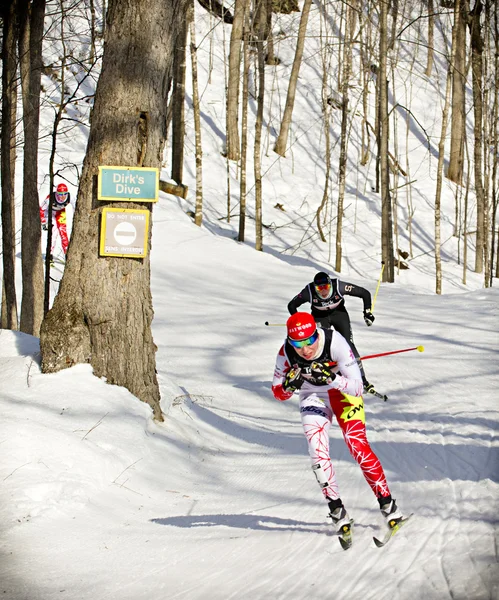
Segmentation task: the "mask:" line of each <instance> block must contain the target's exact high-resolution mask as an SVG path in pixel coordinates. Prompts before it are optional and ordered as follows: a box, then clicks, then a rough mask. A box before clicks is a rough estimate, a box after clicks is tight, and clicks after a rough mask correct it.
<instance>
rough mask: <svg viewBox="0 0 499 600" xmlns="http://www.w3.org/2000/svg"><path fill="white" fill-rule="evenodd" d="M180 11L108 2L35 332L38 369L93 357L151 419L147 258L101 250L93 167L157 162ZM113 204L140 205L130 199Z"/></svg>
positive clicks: (176, 5)
mask: <svg viewBox="0 0 499 600" xmlns="http://www.w3.org/2000/svg"><path fill="white" fill-rule="evenodd" d="M183 18H185V10H184V1H183V0H172V2H164V0H112V1H111V2H109V4H108V11H107V23H106V39H105V50H104V56H103V61H102V72H101V76H100V79H99V82H98V85H97V90H96V95H95V104H94V109H93V113H92V122H91V128H90V135H89V140H88V147H87V154H86V156H85V161H84V164H83V171H82V176H81V179H80V187H79V190H78V202H77V206H76V213H75V219H74V226H73V232H72V239H71V246H70V248H69V252H68V262H67V265H66V269H65V272H64V276H63V279H62V281H61V285H60V290H59V293H58V295H57V297H56V299H55V301H54V305H53V307H52V309H51V310H50V311H49V313H48V314H47V316H46V318H45V320H44V322H43V325H42V331H41V340H40V342H41V352H42V370H43V372H45V373H49V372H55V371H59V370H61V369H64V368H66V367H70V366H72V365H74V364H76V363H91V365H92V366H93V369H94V373H95V375H97V376H98V377H105V378H106V380H107V382H108V383H112V384H117V385H122V386H124V387H126V388H127V389H128V390H129V391H130V392H132V393H133V394H135V395H136V396H137V397H138V398H140V399H141V400H143V401H144V402H147V403H148V404H150V405H151V407H152V408H153V411H154V416H155V418H157V419H162V415H161V409H160V406H159V399H160V393H159V386H158V382H157V378H156V369H155V364H156V360H155V351H156V347H155V345H154V342H153V339H152V333H151V322H152V318H153V308H152V298H151V289H150V258H149V254H148V255H147V256H146V257H145V258H143V259H134V258H118V257H100V256H99V223H100V219H101V213H102V206H103V205H104V203H100V202H98V201H97V174H98V167H99V165H122V166H147V167H157V168H159V167H160V166H161V161H162V158H163V149H164V143H165V137H166V111H167V97H168V90H169V87H170V81H171V68H172V62H173V52H174V45H175V41H176V40H175V39H174V37H173V36H174V35H175V34H174V32H178V31H179V29H180V20H181V19H183ZM106 204H107V203H106ZM113 206H114V207H116V208H142V209H143V208H144V204H138V203H131V202H126V203H125V202H115V203H113ZM146 206H147V207H150V205H149V204H147V205H146ZM150 242H151V240H150V238H149V244H148V245H149V248H150Z"/></svg>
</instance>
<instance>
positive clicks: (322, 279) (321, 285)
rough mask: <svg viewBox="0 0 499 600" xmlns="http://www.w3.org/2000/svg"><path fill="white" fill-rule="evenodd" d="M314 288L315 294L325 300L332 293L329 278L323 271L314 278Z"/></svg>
mask: <svg viewBox="0 0 499 600" xmlns="http://www.w3.org/2000/svg"><path fill="white" fill-rule="evenodd" d="M314 286H315V291H316V292H317V294H318V295H319V296H320V297H321V298H322V299H323V300H327V299H328V298H330V297H331V294H332V293H333V284H332V282H331V277H329V275H328V274H327V273H324V271H321V272H320V273H317V275H316V276H315V277H314Z"/></svg>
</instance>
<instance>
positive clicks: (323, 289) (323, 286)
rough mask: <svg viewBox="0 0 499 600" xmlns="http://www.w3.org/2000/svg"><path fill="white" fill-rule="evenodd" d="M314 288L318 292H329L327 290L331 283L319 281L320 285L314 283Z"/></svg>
mask: <svg viewBox="0 0 499 600" xmlns="http://www.w3.org/2000/svg"><path fill="white" fill-rule="evenodd" d="M315 289H316V290H317V291H318V292H329V290H330V289H331V284H330V283H321V284H320V285H316V286H315Z"/></svg>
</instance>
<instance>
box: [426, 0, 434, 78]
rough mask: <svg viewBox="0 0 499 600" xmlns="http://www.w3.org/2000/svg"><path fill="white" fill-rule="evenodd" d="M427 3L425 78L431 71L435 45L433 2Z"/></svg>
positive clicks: (430, 0)
mask: <svg viewBox="0 0 499 600" xmlns="http://www.w3.org/2000/svg"><path fill="white" fill-rule="evenodd" d="M427 2H428V50H427V53H426V70H425V75H426V77H430V75H431V72H432V69H433V52H434V44H435V16H434V14H433V11H434V10H435V9H434V7H433V0H427Z"/></svg>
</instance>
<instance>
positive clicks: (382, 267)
mask: <svg viewBox="0 0 499 600" xmlns="http://www.w3.org/2000/svg"><path fill="white" fill-rule="evenodd" d="M384 270H385V263H384V262H382V263H381V273H380V274H379V279H378V285H377V287H376V291H375V292H374V298H373V303H372V306H371V312H374V305H375V304H376V297H377V295H378V290H379V286H380V285H381V278H382V277H383V271H384Z"/></svg>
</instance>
